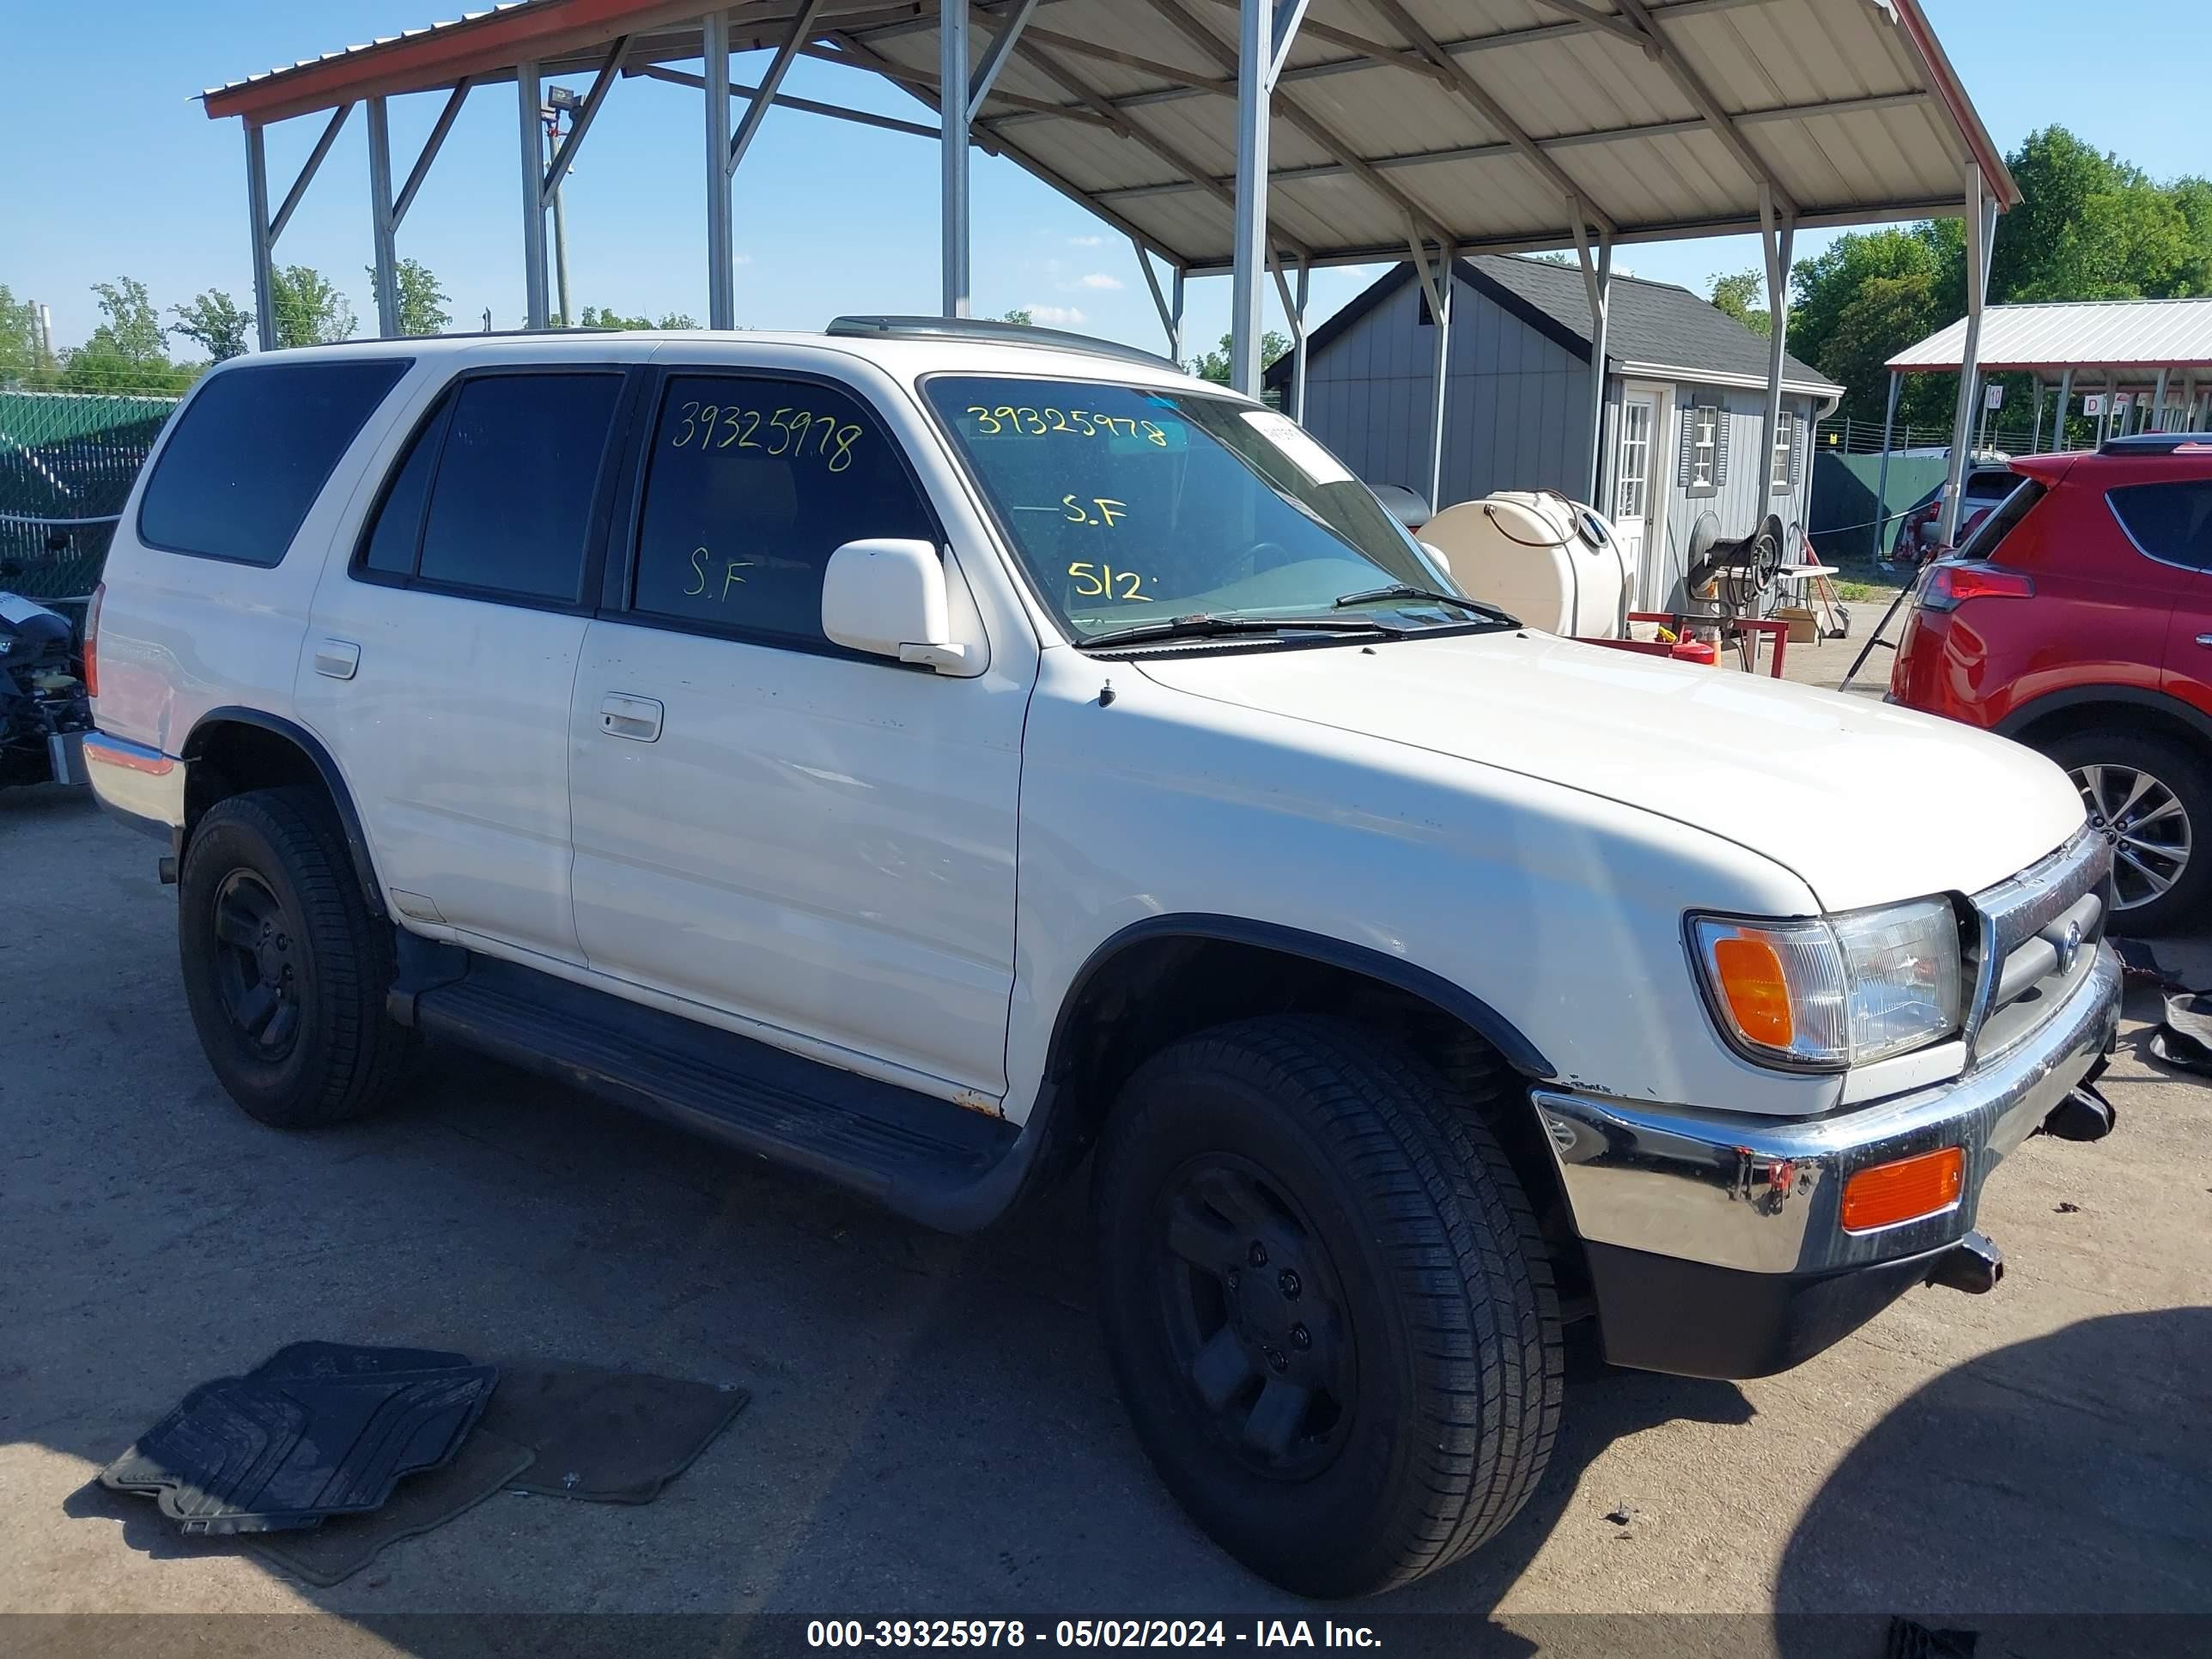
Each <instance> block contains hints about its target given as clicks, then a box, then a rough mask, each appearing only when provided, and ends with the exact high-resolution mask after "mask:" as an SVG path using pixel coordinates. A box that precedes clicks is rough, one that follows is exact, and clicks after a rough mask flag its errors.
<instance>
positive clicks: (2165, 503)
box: [2106, 478, 2212, 570]
mask: <svg viewBox="0 0 2212 1659" xmlns="http://www.w3.org/2000/svg"><path fill="white" fill-rule="evenodd" d="M2106 500H2107V501H2111V502H2112V512H2113V513H2114V515H2115V516H2116V517H2118V520H2119V521H2120V523H2121V524H2122V525H2123V526H2125V527H2126V530H2127V532H2128V534H2129V535H2130V536H2131V537H2133V538H2135V544H2136V546H2137V547H2140V548H2141V549H2142V550H2143V551H2144V552H2146V553H2148V554H2149V555H2150V556H2151V557H2153V558H2154V559H2163V560H2165V561H2166V562H2167V563H2168V564H2185V565H2188V566H2190V567H2191V568H2193V569H2197V570H2212V478H2197V479H2191V481H2189V482H2188V483H2154V484H2129V485H2127V486H2126V487H2124V488H2123V489H2115V490H2112V491H2110V492H2108V494H2107V495H2106Z"/></svg>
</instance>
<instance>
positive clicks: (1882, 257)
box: [1790, 222, 1966, 427]
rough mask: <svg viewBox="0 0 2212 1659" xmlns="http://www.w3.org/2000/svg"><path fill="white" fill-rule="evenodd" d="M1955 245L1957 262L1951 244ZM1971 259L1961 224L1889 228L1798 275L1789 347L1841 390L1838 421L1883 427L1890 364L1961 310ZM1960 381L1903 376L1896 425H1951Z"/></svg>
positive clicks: (1841, 240)
mask: <svg viewBox="0 0 2212 1659" xmlns="http://www.w3.org/2000/svg"><path fill="white" fill-rule="evenodd" d="M1954 240H1955V241H1957V243H1958V248H1957V252H1956V253H1955V255H1954V252H1953V246H1952V244H1953V242H1954ZM1965 270H1966V252H1965V246H1964V241H1963V237H1961V236H1960V232H1959V228H1958V226H1957V224H1956V222H1952V223H1951V225H1950V234H1948V235H1946V234H1944V229H1943V227H1942V224H1941V223H1938V224H1934V225H1924V224H1923V225H1912V226H1901V227H1888V228H1883V229H1881V230H1873V231H1857V232H1852V233H1850V234H1846V235H1843V236H1838V238H1837V239H1836V240H1835V241H1834V242H1833V243H1832V244H1831V245H1830V246H1828V248H1827V250H1826V252H1823V253H1821V254H1820V256H1819V257H1818V258H1812V259H1806V260H1802V261H1801V262H1800V263H1799V264H1798V266H1797V268H1796V271H1795V272H1793V273H1792V276H1791V287H1792V289H1793V290H1794V297H1793V298H1792V300H1791V301H1790V350H1791V352H1792V353H1793V354H1794V355H1796V356H1798V357H1801V358H1802V359H1803V360H1804V361H1805V362H1809V363H1811V364H1812V365H1814V367H1815V368H1818V369H1820V372H1821V373H1822V374H1826V376H1827V377H1828V378H1829V379H1830V380H1833V381H1835V382H1836V384H1837V385H1838V386H1842V387H1844V400H1843V403H1842V404H1841V406H1840V407H1839V408H1838V410H1837V413H1838V414H1840V415H1848V416H1850V418H1851V419H1853V420H1855V421H1868V422H1880V421H1881V418H1882V413H1883V407H1884V404H1886V402H1887V398H1888V394H1889V384H1888V373H1887V369H1886V368H1884V367H1883V365H1884V364H1885V363H1886V362H1887V361H1888V359H1889V358H1891V357H1893V356H1895V355H1896V354H1897V353H1898V352H1899V351H1900V350H1902V349H1904V348H1905V347H1906V346H1909V345H1911V343H1913V342H1914V341H1916V340H1919V339H1923V338H1925V337H1927V336H1928V335H1929V334H1932V333H1934V332H1935V331H1936V330H1937V329H1938V328H1940V327H1942V325H1943V324H1945V323H1946V322H1948V321H1949V320H1950V319H1952V318H1953V317H1954V316H1956V315H1957V314H1958V312H1957V310H1954V309H1950V308H1949V307H1951V306H1952V305H1953V304H1954V300H1953V296H1954V294H1955V295H1956V296H1957V297H1956V301H1955V303H1956V305H1957V307H1959V309H1963V308H1964V307H1965V303H1966V289H1965V280H1966V278H1965ZM1956 396H1957V383H1956V378H1955V377H1954V376H1946V375H1937V374H1914V375H1909V376H1907V377H1906V380H1905V392H1904V398H1903V399H1902V401H1901V402H1900V403H1899V408H1898V418H1899V420H1900V421H1905V422H1911V423H1912V424H1914V425H1928V426H1939V427H1940V426H1944V425H1946V424H1948V422H1949V419H1950V413H1949V410H1950V406H1951V400H1952V399H1953V398H1955V397H1956Z"/></svg>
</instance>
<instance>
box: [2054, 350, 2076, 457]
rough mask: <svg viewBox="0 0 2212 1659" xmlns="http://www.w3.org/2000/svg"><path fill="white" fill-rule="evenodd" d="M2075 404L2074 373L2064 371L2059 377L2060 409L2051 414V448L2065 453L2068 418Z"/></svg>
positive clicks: (2067, 370) (2069, 370) (2070, 370)
mask: <svg viewBox="0 0 2212 1659" xmlns="http://www.w3.org/2000/svg"><path fill="white" fill-rule="evenodd" d="M2073 404H2074V371H2073V370H2072V369H2070V368H2069V369H2062V370H2061V371H2060V372H2059V375H2058V407H2057V409H2056V410H2053V411H2052V413H2051V448H2052V449H2053V450H2056V451H2058V452H2061V453H2063V452H2064V450H2065V448H2066V416H2067V413H2068V411H2069V410H2070V409H2071V408H2072V407H2073Z"/></svg>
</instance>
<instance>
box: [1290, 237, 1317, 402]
mask: <svg viewBox="0 0 2212 1659" xmlns="http://www.w3.org/2000/svg"><path fill="white" fill-rule="evenodd" d="M1312 276H1313V267H1312V266H1310V264H1307V263H1306V262H1305V261H1304V259H1301V260H1299V261H1298V292H1297V300H1298V304H1297V316H1295V317H1294V318H1292V319H1291V335H1292V337H1294V338H1295V339H1296V340H1297V343H1298V356H1297V362H1293V363H1292V364H1291V419H1292V420H1294V421H1296V422H1297V423H1298V424H1299V425H1300V426H1304V424H1305V423H1306V370H1307V368H1308V366H1309V365H1308V362H1307V359H1308V358H1309V357H1310V356H1311V355H1312V354H1311V353H1310V352H1309V351H1307V349H1306V342H1307V337H1306V296H1307V294H1308V293H1309V291H1310V289H1309V284H1310V279H1311V277H1312Z"/></svg>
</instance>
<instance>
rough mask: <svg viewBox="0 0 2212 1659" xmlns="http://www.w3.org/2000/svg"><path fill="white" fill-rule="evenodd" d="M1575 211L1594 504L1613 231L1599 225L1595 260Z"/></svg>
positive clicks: (1599, 482) (1580, 211)
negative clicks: (1586, 333)
mask: <svg viewBox="0 0 2212 1659" xmlns="http://www.w3.org/2000/svg"><path fill="white" fill-rule="evenodd" d="M1574 213H1575V254H1576V257H1577V258H1578V259H1579V260H1580V261H1581V263H1582V268H1583V298H1584V299H1586V300H1587V301H1589V316H1590V407H1589V435H1590V441H1589V471H1588V473H1587V477H1588V479H1589V494H1588V495H1586V496H1584V497H1583V499H1584V500H1586V501H1588V502H1589V504H1590V505H1591V506H1592V507H1597V506H1598V505H1599V501H1598V497H1599V494H1600V492H1601V489H1603V487H1604V479H1605V359H1606V336H1607V323H1608V320H1609V319H1610V318H1611V315H1612V312H1613V233H1612V232H1611V231H1609V230H1607V229H1606V228H1604V227H1603V226H1600V227H1599V228H1598V233H1597V256H1596V258H1595V259H1593V258H1591V256H1590V240H1589V224H1588V223H1587V221H1588V219H1589V213H1588V211H1587V210H1586V209H1585V207H1584V205H1583V203H1582V202H1581V201H1580V200H1577V202H1576V203H1575V204H1574ZM1601 510H1602V509H1601Z"/></svg>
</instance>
